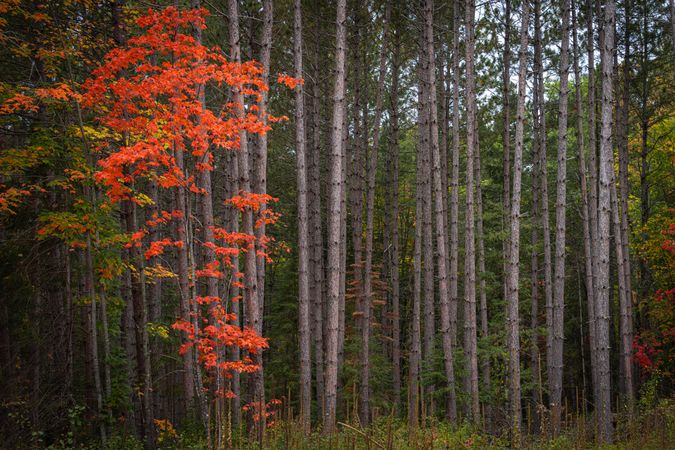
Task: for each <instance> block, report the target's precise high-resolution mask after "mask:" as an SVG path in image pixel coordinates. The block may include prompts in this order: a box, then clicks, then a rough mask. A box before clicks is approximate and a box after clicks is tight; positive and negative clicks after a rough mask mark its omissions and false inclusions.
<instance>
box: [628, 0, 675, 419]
mask: <svg viewBox="0 0 675 450" xmlns="http://www.w3.org/2000/svg"><path fill="white" fill-rule="evenodd" d="M672 5H673V3H672V1H671V12H672ZM624 7H625V15H624V17H625V20H626V23H625V25H624V61H623V88H622V94H623V98H622V104H621V117H619V118H617V120H618V121H619V122H618V123H619V125H618V137H617V141H618V146H619V189H620V198H619V203H620V206H621V247H622V254H623V269H624V273H623V276H624V289H625V292H626V293H625V296H626V304H625V309H624V308H622V310H621V317H622V318H623V319H624V321H623V326H622V327H621V329H622V331H621V336H622V349H623V366H624V370H625V373H624V391H625V396H626V405H627V407H628V412H629V414H631V415H632V414H633V409H634V403H635V387H634V379H633V364H632V361H631V360H632V355H631V354H632V342H633V304H632V299H633V290H632V287H631V263H630V253H629V242H628V239H629V235H628V227H629V224H628V220H629V219H628V196H629V191H630V188H629V186H628V128H629V126H630V122H629V117H628V110H629V108H630V82H631V77H630V74H631V68H630V61H631V59H630V39H631V33H630V30H631V2H630V0H626V2H625V4H624ZM671 21H672V17H671ZM672 23H675V22H672ZM674 42H675V41H674Z"/></svg>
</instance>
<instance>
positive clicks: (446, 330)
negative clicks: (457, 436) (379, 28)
mask: <svg viewBox="0 0 675 450" xmlns="http://www.w3.org/2000/svg"><path fill="white" fill-rule="evenodd" d="M433 10H434V5H433V0H425V2H424V26H425V28H426V32H425V36H426V48H427V55H428V58H429V63H428V65H427V68H426V69H427V80H428V82H429V118H430V133H429V134H430V140H429V143H430V144H431V154H432V158H433V166H432V167H433V170H432V172H433V174H432V175H433V176H432V178H433V191H434V199H435V203H434V206H435V211H434V212H435V216H436V248H437V255H438V257H437V268H438V291H439V300H440V306H441V308H440V309H441V336H442V339H443V344H442V345H443V356H444V358H443V362H444V367H445V378H446V381H447V383H448V385H447V396H446V399H447V400H446V405H447V408H446V417H447V418H448V419H450V420H451V421H455V420H456V419H457V400H456V396H455V369H454V366H453V355H452V339H451V335H450V301H449V298H448V293H449V291H448V267H447V266H446V262H447V261H446V256H447V246H446V244H445V243H446V242H447V240H448V232H447V228H446V220H445V195H444V192H443V178H445V177H446V174H445V173H443V170H442V161H441V154H440V148H439V142H438V119H437V118H438V106H437V99H436V62H435V56H434V34H433V26H434V23H433Z"/></svg>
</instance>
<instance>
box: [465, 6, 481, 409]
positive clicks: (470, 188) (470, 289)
mask: <svg viewBox="0 0 675 450" xmlns="http://www.w3.org/2000/svg"><path fill="white" fill-rule="evenodd" d="M475 13H476V2H475V0H467V2H466V19H465V20H466V22H465V26H466V44H465V45H466V110H467V118H466V128H467V131H466V233H465V242H464V257H465V258H464V353H465V358H466V371H465V380H464V390H465V392H468V393H469V395H470V408H469V409H468V412H469V415H470V417H471V418H472V420H473V421H474V422H478V421H479V420H480V404H479V401H478V354H477V353H478V352H477V347H478V345H477V335H476V255H475V232H474V175H475V174H474V152H475V146H476V136H475V134H476V126H475V121H476V91H475V84H476V81H475V76H476V74H475V69H474V51H475V48H474V46H475V44H474V22H475Z"/></svg>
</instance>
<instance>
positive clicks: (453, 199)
mask: <svg viewBox="0 0 675 450" xmlns="http://www.w3.org/2000/svg"><path fill="white" fill-rule="evenodd" d="M452 5H453V8H452V11H453V20H452V24H453V25H452V27H453V32H452V157H451V158H450V159H451V164H450V165H451V171H450V172H451V173H450V338H451V339H452V345H453V347H454V346H456V345H457V306H458V299H457V291H458V289H457V284H458V280H459V274H458V272H459V114H460V113H459V80H460V73H459V23H460V20H461V15H460V9H459V8H460V6H459V0H454V1H453V4H452Z"/></svg>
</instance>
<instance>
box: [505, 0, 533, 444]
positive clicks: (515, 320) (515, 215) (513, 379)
mask: <svg viewBox="0 0 675 450" xmlns="http://www.w3.org/2000/svg"><path fill="white" fill-rule="evenodd" d="M528 19H529V3H528V2H524V3H523V6H522V12H521V24H520V49H519V51H518V102H517V105H516V136H515V139H516V141H515V142H516V146H515V148H514V152H513V190H512V197H511V219H510V223H511V233H510V234H511V240H510V245H511V249H510V251H509V257H510V259H509V270H508V274H509V278H508V280H509V282H508V293H509V298H508V306H507V308H508V314H507V317H508V318H507V322H508V325H507V326H508V343H509V397H510V400H511V411H510V414H511V434H512V436H511V442H512V447H514V448H519V447H520V420H521V409H520V327H519V324H520V316H519V312H518V285H519V277H520V267H519V261H520V203H521V198H520V191H521V178H522V171H523V167H522V164H523V146H524V142H523V135H524V127H525V94H526V81H527V79H526V77H527V47H528Z"/></svg>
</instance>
